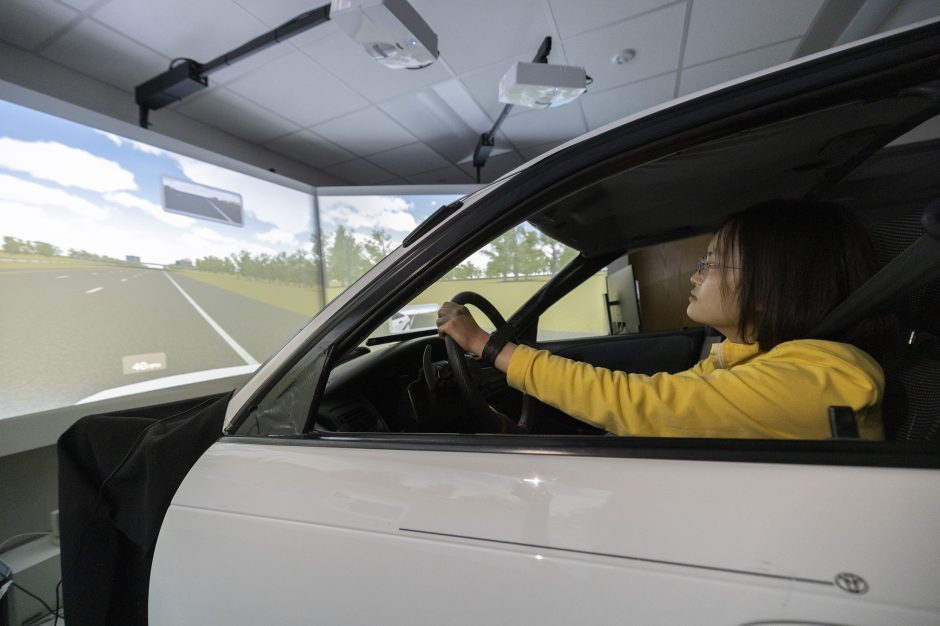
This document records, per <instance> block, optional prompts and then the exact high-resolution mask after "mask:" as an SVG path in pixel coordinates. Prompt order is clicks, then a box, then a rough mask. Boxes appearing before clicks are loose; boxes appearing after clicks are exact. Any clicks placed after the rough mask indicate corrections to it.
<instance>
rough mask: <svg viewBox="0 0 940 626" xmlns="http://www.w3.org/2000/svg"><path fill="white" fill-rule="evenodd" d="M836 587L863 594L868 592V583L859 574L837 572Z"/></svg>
mask: <svg viewBox="0 0 940 626" xmlns="http://www.w3.org/2000/svg"><path fill="white" fill-rule="evenodd" d="M836 587H838V588H839V589H841V590H842V591H847V592H848V593H855V594H863V593H867V592H868V583H867V582H865V579H864V578H862V577H861V576H859V575H857V574H851V573H849V572H842V573H841V574H836Z"/></svg>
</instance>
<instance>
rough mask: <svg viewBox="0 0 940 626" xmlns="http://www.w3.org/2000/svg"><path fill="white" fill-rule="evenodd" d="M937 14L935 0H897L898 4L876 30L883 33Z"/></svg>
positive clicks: (938, 11) (939, 6)
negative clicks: (899, 0)
mask: <svg viewBox="0 0 940 626" xmlns="http://www.w3.org/2000/svg"><path fill="white" fill-rule="evenodd" d="M937 16H940V4H937V0H907V1H906V2H904V1H902V2H898V6H897V7H895V8H894V10H893V11H892V12H891V14H890V15H888V18H887V19H886V20H885V22H884V24H882V25H881V26H879V27H878V32H879V33H883V32H886V31H889V30H893V29H895V28H900V27H902V26H907V25H908V24H913V23H914V22H919V21H921V20H926V19H930V18H931V17H937ZM872 34H874V33H872Z"/></svg>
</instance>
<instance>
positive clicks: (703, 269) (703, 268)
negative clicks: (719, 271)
mask: <svg viewBox="0 0 940 626" xmlns="http://www.w3.org/2000/svg"><path fill="white" fill-rule="evenodd" d="M715 267H723V268H725V269H729V270H738V269H741V268H740V267H732V266H731V265H722V264H721V263H716V262H715V261H707V260H706V259H705V257H702V258H700V259H699V260H698V273H699V274H701V275H702V276H704V275H705V274H707V273H708V270H710V269H712V268H715Z"/></svg>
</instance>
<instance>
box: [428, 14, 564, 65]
mask: <svg viewBox="0 0 940 626" xmlns="http://www.w3.org/2000/svg"><path fill="white" fill-rule="evenodd" d="M411 4H412V5H413V6H414V8H415V9H416V10H417V11H418V13H420V14H421V16H422V17H423V18H424V20H425V21H426V22H427V23H428V25H429V26H430V27H431V29H432V30H434V32H436V33H437V37H438V46H439V48H440V50H441V56H442V57H443V58H444V59H445V60H446V62H447V64H448V65H449V66H450V68H451V69H452V70H454V72H455V73H457V74H463V73H464V72H467V71H469V70H472V69H475V68H479V67H483V66H485V65H489V64H491V63H493V62H494V61H498V60H500V59H508V58H511V57H514V56H516V55H519V54H526V55H528V56H529V59H528V60H529V61H531V60H532V57H533V56H534V55H535V53H536V52H537V51H538V49H539V46H540V45H541V44H542V40H543V39H545V37H546V36H547V35H551V34H552V32H553V28H552V24H551V22H550V20H549V16H548V12H547V11H546V8H545V5H544V2H543V0H513V1H512V2H506V1H505V0H475V1H474V2H441V0H413V1H412V2H411ZM507 67H508V66H507Z"/></svg>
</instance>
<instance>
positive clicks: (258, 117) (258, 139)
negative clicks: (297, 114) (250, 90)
mask: <svg viewBox="0 0 940 626" xmlns="http://www.w3.org/2000/svg"><path fill="white" fill-rule="evenodd" d="M174 109H175V110H176V111H177V112H178V113H182V114H183V115H186V116H188V117H192V118H194V119H197V120H199V121H200V122H205V123H206V124H209V125H210V126H215V127H216V128H219V129H221V130H224V131H225V132H227V133H230V134H232V135H235V136H236V137H241V138H242V139H247V140H248V141H252V142H255V143H263V142H266V141H270V140H272V139H274V138H276V137H280V136H281V135H286V134H288V133H293V132H296V131H298V130H300V127H299V126H297V125H296V124H293V123H291V122H290V121H288V120H286V119H284V118H282V117H280V116H278V115H276V114H274V113H271V112H270V111H266V110H265V109H263V108H262V107H260V106H258V105H257V104H255V103H254V102H252V101H250V100H248V99H246V98H243V97H242V96H240V95H238V94H236V93H232V92H231V91H229V90H228V89H226V88H225V87H218V88H216V89H215V90H213V91H211V92H207V93H206V94H205V95H203V96H200V97H198V98H193V99H192V100H186V101H184V102H182V103H180V104H177V105H174ZM155 115H159V112H157V113H156V114H155Z"/></svg>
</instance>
